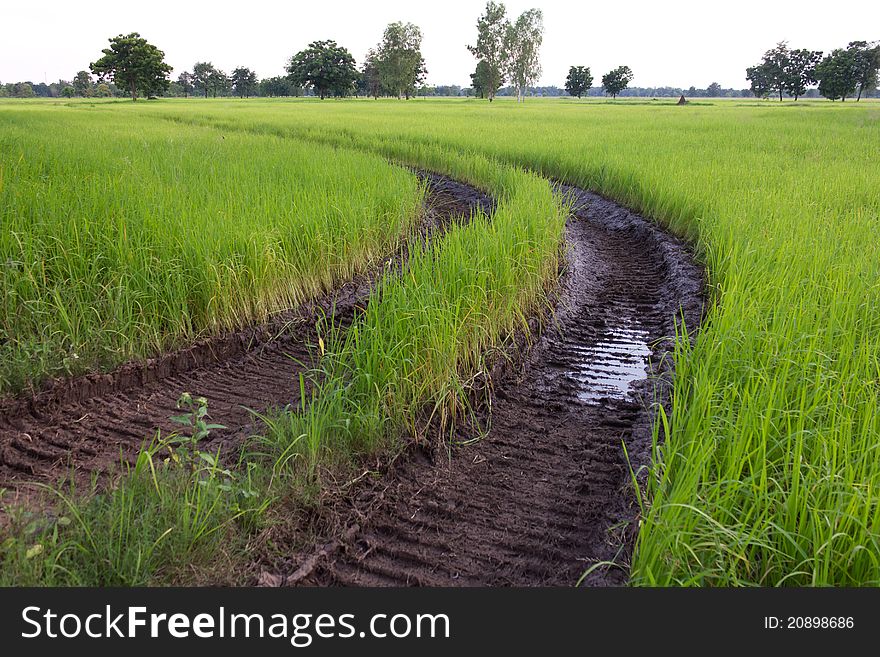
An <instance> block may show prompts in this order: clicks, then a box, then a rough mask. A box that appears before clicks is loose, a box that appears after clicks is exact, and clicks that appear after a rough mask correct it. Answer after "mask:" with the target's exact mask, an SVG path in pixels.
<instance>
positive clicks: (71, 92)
mask: <svg viewBox="0 0 880 657" xmlns="http://www.w3.org/2000/svg"><path fill="white" fill-rule="evenodd" d="M61 95H62V96H64V98H73V97H74V96H76V89H74V88H73V87H71V86H70V85H67V86H66V87H64V88H63V89H61Z"/></svg>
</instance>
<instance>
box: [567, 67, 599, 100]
mask: <svg viewBox="0 0 880 657" xmlns="http://www.w3.org/2000/svg"><path fill="white" fill-rule="evenodd" d="M592 86H593V74H592V73H590V67H589V66H572V67H571V68H570V69H568V77H567V78H565V90H566V91H567V92H568V95H569V96H577V97H578V98H580V97H581V96H582V95H583V94H585V93H587V92H588V91H589V90H590V87H592Z"/></svg>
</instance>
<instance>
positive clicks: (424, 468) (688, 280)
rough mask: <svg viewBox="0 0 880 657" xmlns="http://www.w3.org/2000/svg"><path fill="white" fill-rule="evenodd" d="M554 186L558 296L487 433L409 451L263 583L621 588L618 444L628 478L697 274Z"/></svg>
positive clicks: (623, 493)
mask: <svg viewBox="0 0 880 657" xmlns="http://www.w3.org/2000/svg"><path fill="white" fill-rule="evenodd" d="M557 192H558V193H560V194H566V195H568V196H569V197H570V198H571V199H572V201H573V206H572V207H573V216H572V217H571V219H570V221H569V222H568V225H567V228H566V242H567V244H568V249H569V251H568V258H567V261H568V267H567V271H566V273H565V275H564V276H563V279H562V284H561V289H560V296H559V302H558V305H557V308H556V310H555V314H554V317H553V318H552V322H550V323H549V324H548V328H547V330H545V331H544V332H543V334H542V335H541V337H540V339H539V340H538V342H537V343H536V345H535V346H534V348H533V349H531V350H530V352H529V353H528V354H527V356H526V357H525V359H524V360H523V362H522V363H521V367H520V368H519V369H518V371H517V372H515V373H510V372H508V373H507V374H506V375H504V376H502V377H501V379H500V380H496V382H495V386H494V394H493V396H492V401H491V409H490V412H489V409H486V411H485V412H484V417H483V420H484V421H485V422H487V423H488V424H489V426H490V430H489V432H488V435H487V437H486V438H484V439H483V440H481V441H479V442H476V443H473V444H470V445H466V446H460V447H457V448H455V449H454V450H453V452H452V455H451V458H449V459H448V460H447V459H445V458H443V457H442V456H441V457H440V458H437V454H436V452H434V453H431V452H429V451H428V450H423V449H421V448H418V447H413V448H411V449H409V450H408V451H407V452H405V453H404V455H403V456H402V457H400V458H398V459H397V460H396V461H395V463H394V464H393V465H392V467H391V468H390V470H389V471H388V472H387V473H386V474H385V476H384V477H383V478H382V480H381V481H380V482H379V483H377V484H374V485H373V484H371V485H370V486H368V487H367V488H365V489H364V490H362V491H360V492H359V493H357V494H355V495H352V496H351V500H349V501H346V502H345V503H346V504H349V505H350V508H349V509H348V510H347V511H344V512H340V511H339V510H336V511H334V513H337V514H338V513H343V515H346V517H348V518H349V521H348V522H349V525H348V529H347V531H344V532H340V533H338V535H337V537H336V538H331V540H329V541H327V542H325V543H324V544H323V545H322V547H321V549H320V550H319V551H318V552H317V553H316V552H313V553H312V554H311V555H309V556H304V555H294V556H293V557H292V558H291V559H290V560H289V561H287V563H286V565H284V566H281V569H280V571H281V572H286V573H287V575H286V576H285V575H282V576H274V577H265V576H264V580H265V581H270V582H272V583H275V584H288V585H300V584H305V585H353V586H385V585H388V586H403V585H429V586H471V585H490V586H495V585H517V586H523V585H527V586H531V585H562V586H571V585H574V584H575V583H576V582H578V581H579V579H580V578H581V576H582V575H583V574H584V573H585V572H586V571H588V570H589V569H591V568H593V567H594V566H596V567H595V568H593V570H592V572H591V573H590V574H589V575H588V576H587V577H585V578H584V583H585V584H587V585H620V584H624V583H626V581H627V579H628V570H629V568H628V564H629V557H630V554H631V550H632V545H633V540H634V537H635V532H636V528H637V512H638V508H637V506H636V504H635V498H634V495H633V494H632V484H631V475H630V469H629V465H628V463H627V459H626V456H625V454H624V450H623V445H624V444H625V445H626V450H627V453H628V455H629V460H630V462H631V463H632V466H633V468H634V469H636V470H638V469H639V468H640V467H641V466H643V465H647V464H649V463H650V457H651V454H650V447H651V424H652V418H653V412H654V411H653V409H652V404H653V403H654V402H655V401H656V400H657V399H658V397H659V398H662V397H665V396H667V395H668V394H669V389H670V386H669V376H670V374H671V372H672V363H671V357H670V356H669V352H670V350H671V348H672V345H673V342H672V340H671V339H670V337H669V336H673V335H674V334H675V322H676V321H677V318H680V317H682V316H683V317H684V319H685V321H686V325H687V326H688V327H689V328H695V327H697V326H698V325H699V322H700V320H701V317H702V312H703V294H704V287H705V284H704V272H703V271H702V269H701V268H700V267H698V266H697V265H696V264H695V263H694V260H693V258H692V256H691V254H690V253H689V250H688V248H687V247H686V246H685V245H684V244H683V243H682V242H680V241H679V240H676V239H674V238H672V237H670V236H669V235H667V234H666V233H664V232H663V231H661V230H660V229H658V228H657V227H656V226H655V225H654V224H652V223H651V222H649V221H647V220H646V219H644V218H643V217H641V216H639V215H637V214H635V213H632V212H629V211H628V210H626V209H624V208H622V207H620V206H618V205H616V204H615V203H612V202H611V201H608V200H607V199H604V198H602V197H600V196H597V195H595V194H591V193H588V192H585V191H583V190H580V189H577V188H573V187H565V186H561V185H560V186H558V188H557ZM336 526H339V523H338V521H337V522H336ZM603 562H614V563H615V564H616V565H614V566H608V565H598V566H597V564H602V563H603ZM276 572H279V571H278V570H276Z"/></svg>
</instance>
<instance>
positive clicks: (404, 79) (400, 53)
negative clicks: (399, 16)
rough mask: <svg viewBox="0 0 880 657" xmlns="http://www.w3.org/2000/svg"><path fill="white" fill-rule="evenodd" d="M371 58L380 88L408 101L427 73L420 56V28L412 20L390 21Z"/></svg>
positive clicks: (422, 58)
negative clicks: (374, 54)
mask: <svg viewBox="0 0 880 657" xmlns="http://www.w3.org/2000/svg"><path fill="white" fill-rule="evenodd" d="M375 61H376V64H377V68H378V73H379V80H380V83H381V85H382V87H383V88H384V89H387V90H388V91H389V92H391V93H392V94H394V95H396V96H397V97H398V98H402V97H406V98H407V100H408V99H409V97H410V96H411V95H412V93H413V91H414V90H415V88H416V87H417V86H418V85H419V84H420V83H421V82H423V81H424V79H425V76H426V75H427V73H428V71H427V69H426V68H425V59H424V57H422V31H421V30H420V29H419V28H418V26H416V25H413V24H412V23H406V24H404V23H401V22H397V23H390V24H389V25H388V27H386V28H385V33H384V34H383V35H382V42H381V43H380V44H379V46H378V48H377V51H376V60H375Z"/></svg>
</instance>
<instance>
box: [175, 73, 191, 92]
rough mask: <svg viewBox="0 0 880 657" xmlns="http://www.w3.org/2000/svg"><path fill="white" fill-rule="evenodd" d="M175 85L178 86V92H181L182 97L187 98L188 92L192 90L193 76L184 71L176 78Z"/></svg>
mask: <svg viewBox="0 0 880 657" xmlns="http://www.w3.org/2000/svg"><path fill="white" fill-rule="evenodd" d="M177 84H179V85H180V90H181V91H182V92H183V97H184V98H186V97H187V96H189V94H190V92H192V90H193V75H192V73H190V72H189V71H184V72H183V73H181V74H180V75H178V76H177Z"/></svg>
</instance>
